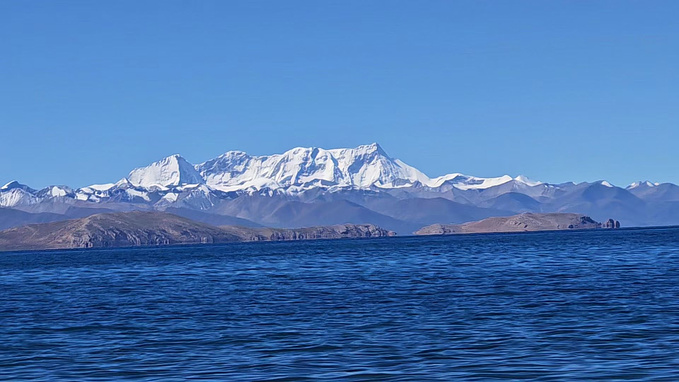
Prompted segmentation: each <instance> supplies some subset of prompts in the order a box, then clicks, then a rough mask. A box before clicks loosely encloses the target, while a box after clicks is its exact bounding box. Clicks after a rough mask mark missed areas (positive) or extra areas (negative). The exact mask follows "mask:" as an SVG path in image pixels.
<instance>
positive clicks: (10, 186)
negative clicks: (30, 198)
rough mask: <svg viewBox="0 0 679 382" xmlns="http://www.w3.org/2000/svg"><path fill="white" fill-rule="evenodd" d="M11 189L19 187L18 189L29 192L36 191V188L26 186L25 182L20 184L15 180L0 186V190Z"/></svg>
mask: <svg viewBox="0 0 679 382" xmlns="http://www.w3.org/2000/svg"><path fill="white" fill-rule="evenodd" d="M13 189H20V190H23V191H27V192H30V193H34V192H35V191H36V190H34V189H32V188H30V187H28V186H27V185H25V184H21V183H19V182H17V181H16V180H13V181H11V182H9V183H7V184H5V185H4V186H2V187H0V191H9V190H13Z"/></svg>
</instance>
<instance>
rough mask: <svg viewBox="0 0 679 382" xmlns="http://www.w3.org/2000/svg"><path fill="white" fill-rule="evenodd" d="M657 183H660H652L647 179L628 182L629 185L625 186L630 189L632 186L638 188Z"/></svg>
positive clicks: (655, 185)
mask: <svg viewBox="0 0 679 382" xmlns="http://www.w3.org/2000/svg"><path fill="white" fill-rule="evenodd" d="M659 185H660V183H652V182H649V181H648V180H645V181H638V182H634V183H632V184H630V185H629V186H627V189H628V190H631V189H633V188H638V187H657V186H659Z"/></svg>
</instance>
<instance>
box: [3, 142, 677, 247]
mask: <svg viewBox="0 0 679 382" xmlns="http://www.w3.org/2000/svg"><path fill="white" fill-rule="evenodd" d="M0 208H5V209H11V210H14V211H21V212H22V213H17V212H13V213H10V212H8V211H7V210H5V211H4V216H7V217H8V218H7V219H5V220H2V218H1V216H0V227H16V226H21V225H24V224H28V223H34V222H43V221H54V220H65V219H70V218H78V217H83V216H87V215H91V214H95V213H101V212H107V211H109V212H117V211H134V210H141V211H172V212H173V213H174V212H176V213H178V214H180V215H182V216H185V217H189V218H191V219H195V220H199V221H202V222H204V223H208V224H219V223H220V222H224V224H237V225H245V226H251V227H257V226H270V227H276V228H299V227H304V226H313V225H332V224H344V223H350V224H364V223H372V224H377V225H380V226H382V227H384V228H387V229H390V230H394V231H397V232H399V233H401V234H410V233H412V232H413V231H414V230H416V229H418V228H419V227H422V226H423V225H428V224H433V223H441V222H443V223H450V224H458V223H464V222H468V221H474V220H480V219H484V218H488V217H494V216H511V215H515V214H517V213H522V212H533V213H549V212H558V213H582V214H585V215H588V216H591V217H592V218H593V219H597V220H605V219H607V218H608V217H610V216H616V218H618V219H619V220H620V221H621V222H622V224H623V225H625V226H648V225H674V224H679V186H676V185H674V184H670V183H664V184H659V183H652V182H648V181H644V182H635V183H633V184H631V185H629V186H628V187H624V188H623V187H616V186H614V185H612V184H610V183H609V182H606V181H597V182H591V183H587V182H585V183H578V184H576V183H560V184H549V183H544V182H538V181H532V180H530V179H528V178H526V177H524V176H516V177H512V176H508V175H504V176H500V177H495V178H479V177H474V176H468V175H463V174H459V173H451V174H447V175H443V176H439V177H433V178H432V177H429V176H427V175H425V174H424V173H422V172H421V171H419V170H417V169H416V168H414V167H412V166H409V165H407V164H406V163H404V162H402V161H400V160H398V159H395V158H393V157H391V156H389V155H388V154H387V153H386V152H385V151H384V149H383V148H382V147H381V146H379V145H378V144H370V145H364V146H359V147H356V148H350V149H331V150H325V149H321V148H295V149H292V150H289V151H287V152H285V153H282V154H274V155H267V156H251V155H248V154H246V153H244V152H240V151H229V152H227V153H225V154H223V155H220V156H219V157H217V158H214V159H211V160H208V161H206V162H204V163H200V164H198V165H194V164H191V163H190V162H188V161H187V160H186V159H184V158H183V157H181V156H180V155H172V156H169V157H167V158H164V159H161V160H159V161H157V162H154V163H152V164H150V165H148V166H145V167H140V168H137V169H134V170H132V171H131V172H130V173H129V175H128V176H127V177H125V178H123V179H121V180H119V181H117V182H115V183H107V184H94V185H90V186H87V187H81V188H77V189H73V188H70V187H67V186H50V187H46V188H44V189H40V190H36V189H33V188H31V187H28V186H26V185H23V184H20V183H19V182H16V181H12V182H9V183H7V184H6V185H4V186H3V187H0ZM45 214H50V215H45ZM54 214H56V215H54ZM0 215H2V213H0ZM10 216H11V217H10Z"/></svg>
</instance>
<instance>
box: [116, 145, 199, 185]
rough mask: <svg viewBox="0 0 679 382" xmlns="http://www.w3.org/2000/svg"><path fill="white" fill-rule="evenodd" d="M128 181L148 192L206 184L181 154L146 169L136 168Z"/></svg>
mask: <svg viewBox="0 0 679 382" xmlns="http://www.w3.org/2000/svg"><path fill="white" fill-rule="evenodd" d="M127 180H128V181H129V182H130V184H132V185H133V186H136V187H142V188H145V189H148V190H151V189H154V188H160V189H165V188H168V187H176V186H180V185H182V184H201V183H205V181H204V180H203V178H202V177H201V176H200V174H199V173H198V171H196V169H195V168H194V166H193V165H192V164H191V163H189V162H187V161H186V159H184V158H182V157H181V156H180V155H179V154H175V155H171V156H169V157H167V158H164V159H162V160H159V161H158V162H153V163H151V164H150V165H148V166H146V167H142V168H136V169H134V170H132V171H131V172H130V174H129V175H128V176H127Z"/></svg>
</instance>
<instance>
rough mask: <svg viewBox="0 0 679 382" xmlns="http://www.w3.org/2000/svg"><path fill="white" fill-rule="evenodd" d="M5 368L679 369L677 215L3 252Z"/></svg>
mask: <svg viewBox="0 0 679 382" xmlns="http://www.w3.org/2000/svg"><path fill="white" fill-rule="evenodd" d="M0 292H1V293H0V379H37V380H50V381H54V380H64V381H72V380H112V379H127V380H149V381H151V380H157V381H171V380H185V379H197V380H238V381H255V380H256V381H304V380H308V381H319V380H321V381H333V380H337V381H340V380H341V381H345V380H346V381H352V380H356V381H358V380H379V381H413V380H431V381H435V380H440V381H450V380H479V381H481V380H483V381H486V380H508V379H509V380H511V379H517V380H529V379H530V380H543V381H556V380H587V381H591V380H597V379H599V380H605V379H628V380H654V381H655V380H657V381H663V380H666V381H676V380H679V228H661V229H624V230H610V231H608V230H597V231H580V232H552V233H528V234H491V235H468V236H448V237H403V238H384V239H363V240H360V239H359V240H328V241H308V242H284V243H248V244H228V245H210V246H184V247H164V248H142V249H110V250H74V251H46V252H17V253H0Z"/></svg>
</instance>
